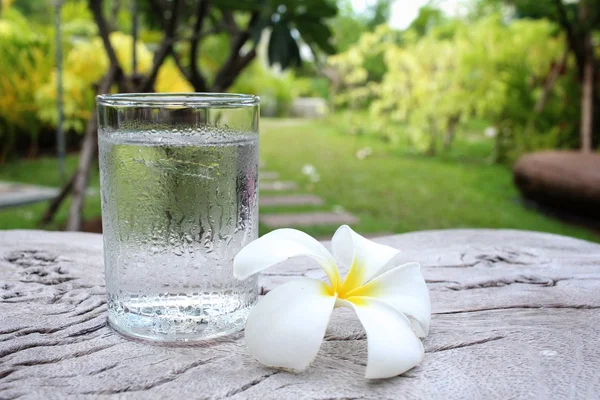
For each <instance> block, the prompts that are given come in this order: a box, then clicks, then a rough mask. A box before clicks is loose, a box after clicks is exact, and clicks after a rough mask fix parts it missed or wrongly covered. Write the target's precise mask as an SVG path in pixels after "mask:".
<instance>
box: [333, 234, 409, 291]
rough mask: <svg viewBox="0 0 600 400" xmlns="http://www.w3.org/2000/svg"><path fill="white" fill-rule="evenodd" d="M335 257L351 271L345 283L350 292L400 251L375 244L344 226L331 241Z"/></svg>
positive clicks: (371, 276)
mask: <svg viewBox="0 0 600 400" xmlns="http://www.w3.org/2000/svg"><path fill="white" fill-rule="evenodd" d="M331 247H332V250H333V255H334V256H335V258H336V259H338V260H339V261H341V262H342V263H343V264H344V265H345V266H346V267H350V271H349V272H348V275H347V276H346V281H345V282H344V290H350V289H353V288H356V287H359V286H360V285H362V284H364V283H365V282H367V281H368V280H369V279H371V278H373V277H374V276H375V275H377V273H378V272H379V271H380V270H381V269H382V268H383V267H384V266H385V265H386V264H387V263H388V262H389V261H390V260H392V259H393V258H394V257H396V256H398V255H399V254H400V251H399V250H396V249H394V248H393V247H390V246H386V245H383V244H378V243H375V242H373V241H371V240H369V239H366V238H364V237H362V236H360V235H359V234H358V233H356V232H354V231H353V230H352V229H351V228H350V227H349V226H347V225H342V226H340V227H339V229H338V230H337V231H336V232H335V235H333V238H332V239H331Z"/></svg>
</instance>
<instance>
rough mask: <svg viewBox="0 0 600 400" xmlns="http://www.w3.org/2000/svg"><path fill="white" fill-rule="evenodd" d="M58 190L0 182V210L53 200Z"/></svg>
mask: <svg viewBox="0 0 600 400" xmlns="http://www.w3.org/2000/svg"><path fill="white" fill-rule="evenodd" d="M57 195H58V189H54V188H49V187H43V186H35V185H25V184H22V183H13V182H0V208H7V207H15V206H20V205H24V204H30V203H36V202H38V201H45V200H50V199H53V198H54V197H56V196H57Z"/></svg>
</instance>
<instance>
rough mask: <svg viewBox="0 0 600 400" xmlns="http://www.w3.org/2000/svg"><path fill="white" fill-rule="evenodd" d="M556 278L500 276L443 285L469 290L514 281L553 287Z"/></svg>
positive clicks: (509, 283)
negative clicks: (498, 277)
mask: <svg viewBox="0 0 600 400" xmlns="http://www.w3.org/2000/svg"><path fill="white" fill-rule="evenodd" d="M556 282H557V281H556V280H554V279H551V278H542V277H537V276H519V277H516V278H503V279H502V278H500V279H493V280H487V281H483V282H478V283H468V284H460V283H458V282H457V285H449V286H445V287H446V288H448V289H450V290H456V291H460V290H471V289H485V288H491V287H504V286H510V285H513V284H515V283H518V284H523V285H537V286H541V287H553V286H555V285H556Z"/></svg>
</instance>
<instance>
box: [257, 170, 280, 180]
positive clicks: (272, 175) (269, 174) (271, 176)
mask: <svg viewBox="0 0 600 400" xmlns="http://www.w3.org/2000/svg"><path fill="white" fill-rule="evenodd" d="M258 177H259V179H264V180H267V181H274V180H276V179H279V174H278V173H277V172H275V171H260V172H259V173H258Z"/></svg>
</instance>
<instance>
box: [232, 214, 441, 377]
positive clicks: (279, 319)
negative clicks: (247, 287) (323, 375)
mask: <svg viewBox="0 0 600 400" xmlns="http://www.w3.org/2000/svg"><path fill="white" fill-rule="evenodd" d="M331 246H332V249H333V255H332V254H331V253H329V251H327V249H326V248H325V247H324V246H323V245H322V244H321V243H319V242H318V241H317V240H315V239H314V238H312V237H310V236H309V235H307V234H306V233H304V232H301V231H298V230H295V229H278V230H275V231H273V232H271V233H268V234H266V235H264V236H263V237H261V238H260V239H258V240H255V241H254V242H252V243H250V244H249V245H247V246H246V247H244V248H243V249H242V250H241V251H240V252H239V253H238V255H237V256H236V257H235V260H234V263H233V267H234V274H235V276H236V277H237V278H238V279H246V278H247V277H249V276H251V275H253V274H256V273H257V272H260V271H262V270H264V269H266V268H269V267H271V266H273V265H275V264H278V263H280V262H282V261H284V260H287V259H289V258H291V257H296V256H309V257H311V258H313V259H314V260H316V261H317V262H318V263H319V264H320V265H321V267H322V268H323V270H324V271H325V273H326V274H327V277H328V278H329V284H327V283H326V282H324V281H321V280H317V279H312V278H298V279H295V280H292V281H290V282H288V283H286V284H284V285H281V286H279V287H277V288H275V289H273V290H272V291H270V292H269V293H268V294H267V295H266V296H265V297H264V298H263V299H262V300H261V301H260V302H259V303H258V304H257V305H256V306H255V307H254V309H253V310H252V312H251V313H250V316H249V317H248V321H247V323H246V344H247V346H248V350H249V351H250V354H252V356H254V357H255V358H256V359H257V360H258V361H260V362H261V363H263V364H265V365H268V366H271V367H275V368H285V369H290V370H296V371H301V370H304V369H306V368H307V367H308V365H309V364H310V363H311V362H312V361H313V360H314V359H315V357H316V356H317V353H318V351H319V347H320V346H321V342H322V341H323V337H324V336H325V330H326V328H327V325H328V323H329V319H330V316H331V313H332V311H333V309H334V308H336V307H347V308H352V309H353V310H354V311H355V312H356V314H357V316H358V318H359V320H360V322H361V323H362V325H363V327H364V328H365V331H366V333H367V341H368V363H367V370H366V374H365V377H366V378H369V379H376V378H388V377H392V376H396V375H399V374H402V373H404V372H405V371H408V370H409V369H411V368H413V367H414V366H415V365H417V364H419V362H421V360H422V359H423V354H424V351H423V345H422V343H421V341H420V340H419V338H420V337H425V336H427V334H428V332H429V322H430V319H431V311H430V302H429V291H428V290H427V285H426V284H425V280H424V279H423V276H422V275H421V270H420V266H419V264H417V263H408V264H403V265H400V264H399V263H398V258H399V257H398V256H399V254H400V252H399V251H398V250H396V249H394V248H392V247H389V246H385V245H381V244H377V243H375V242H372V241H370V240H368V239H365V238H364V237H362V236H360V235H359V234H357V233H356V232H354V231H353V230H352V229H350V227H348V226H346V225H344V226H341V227H340V228H339V229H338V230H337V232H336V233H335V235H334V236H333V239H332V242H331ZM338 262H339V263H341V264H343V265H345V266H348V267H349V272H348V275H347V276H346V278H345V279H344V280H343V281H342V280H341V278H340V271H339V269H338V264H337V263H338Z"/></svg>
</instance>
